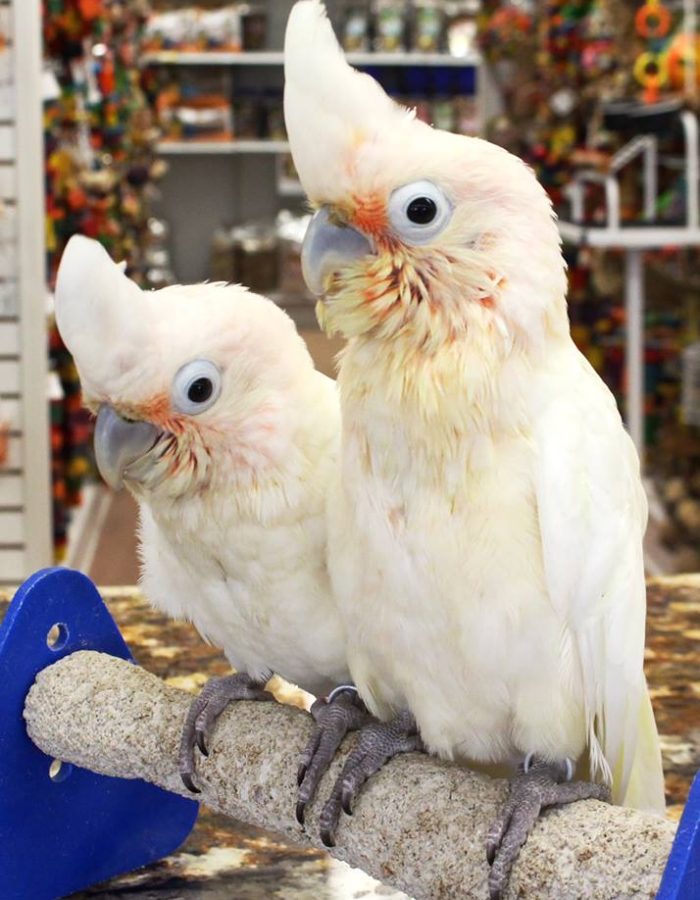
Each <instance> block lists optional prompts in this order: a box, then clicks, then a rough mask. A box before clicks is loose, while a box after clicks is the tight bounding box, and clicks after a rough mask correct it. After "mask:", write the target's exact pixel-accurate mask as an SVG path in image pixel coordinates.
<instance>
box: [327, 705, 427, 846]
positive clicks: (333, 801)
mask: <svg viewBox="0 0 700 900" xmlns="http://www.w3.org/2000/svg"><path fill="white" fill-rule="evenodd" d="M423 749H424V748H423V742H422V740H421V738H420V735H419V734H418V729H417V727H416V720H415V719H414V718H413V716H412V715H411V714H410V713H408V712H404V713H401V714H400V715H398V716H396V718H394V719H392V720H391V721H390V722H376V721H371V722H370V723H369V724H368V725H365V727H364V728H363V729H362V730H361V731H360V735H359V738H358V740H357V744H356V746H355V747H354V749H353V751H352V753H351V754H350V756H348V758H347V760H346V762H345V766H344V767H343V771H342V773H341V774H340V777H339V778H338V780H337V781H336V783H335V785H334V787H333V790H332V792H331V795H330V797H329V798H328V800H327V801H326V804H325V806H324V807H323V810H322V812H321V820H320V826H321V840H322V841H323V843H324V844H325V845H326V847H335V834H336V830H337V828H338V822H339V821H340V814H341V811H343V810H344V811H345V812H346V813H347V814H348V815H352V812H353V807H354V805H355V800H356V799H357V796H358V794H359V792H360V789H361V787H362V785H363V784H364V783H365V781H367V779H368V778H370V776H372V775H374V774H375V773H376V772H378V771H379V770H380V769H381V768H382V767H383V766H384V765H385V764H386V763H387V762H389V760H390V759H393V758H394V757H395V756H398V755H399V754H400V753H410V752H411V751H413V750H423Z"/></svg>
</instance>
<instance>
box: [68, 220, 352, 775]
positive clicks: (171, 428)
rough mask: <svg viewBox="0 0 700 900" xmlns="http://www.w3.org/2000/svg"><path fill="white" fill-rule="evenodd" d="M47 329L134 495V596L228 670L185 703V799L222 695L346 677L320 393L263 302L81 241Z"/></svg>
mask: <svg viewBox="0 0 700 900" xmlns="http://www.w3.org/2000/svg"><path fill="white" fill-rule="evenodd" d="M56 319H57V323H58V327H59V330H60V333H61V336H62V338H63V340H64V341H65V343H66V346H67V347H68V349H69V350H70V351H71V353H72V354H73V356H74V357H75V361H76V364H77V367H78V371H79V374H80V379H81V383H82V388H83V394H84V398H85V401H86V403H87V405H88V406H90V407H91V408H92V409H93V410H95V411H97V422H96V431H95V449H96V457H97V462H98V465H99V468H100V471H101V473H102V475H103V476H104V478H105V480H106V481H107V482H108V483H109V484H110V485H112V486H113V487H115V488H118V487H120V486H121V485H122V483H123V484H125V485H126V486H127V488H128V489H129V490H130V491H131V493H132V494H133V495H134V496H135V497H136V499H137V501H138V505H139V515H140V550H141V556H142V563H143V569H142V586H143V588H144V591H145V593H146V595H147V596H148V597H149V598H150V600H151V601H152V602H153V603H154V604H155V605H156V606H158V607H159V608H160V609H162V610H163V611H164V612H166V613H168V614H170V615H172V616H177V617H183V618H186V619H189V620H190V621H192V622H193V623H194V625H195V627H196V628H197V630H198V631H199V632H200V634H201V635H202V636H203V637H204V638H205V639H206V640H208V641H210V642H211V643H213V644H215V645H217V646H219V647H222V648H223V650H224V653H225V654H226V657H227V658H228V660H229V661H230V663H231V664H232V665H233V666H234V667H235V668H236V669H237V670H238V672H237V674H235V675H233V676H230V677H228V678H224V679H214V680H212V681H210V682H209V683H208V684H207V685H206V686H205V688H204V690H203V691H202V693H201V694H200V696H199V697H198V698H197V699H196V700H195V701H194V703H193V704H192V707H191V709H190V712H189V715H188V718H187V722H186V726H185V729H184V731H183V740H182V747H181V758H180V765H181V774H182V776H183V780H184V782H185V784H186V785H187V786H188V787H189V788H190V789H191V790H196V785H195V781H194V774H195V770H194V765H195V760H194V746H195V743H197V744H198V745H199V747H200V749H201V750H202V752H204V753H206V752H207V741H208V734H209V732H210V730H211V728H212V726H213V724H214V722H215V720H216V718H217V716H218V715H219V714H220V713H221V711H222V710H223V709H224V708H225V706H226V705H227V703H228V702H229V701H230V700H233V699H269V697H270V695H269V694H267V693H266V692H265V691H264V690H263V688H264V686H265V683H266V682H267V681H268V680H269V678H270V676H271V674H272V673H276V674H279V675H281V676H282V677H284V678H286V679H288V680H289V681H292V682H294V683H295V684H297V685H300V686H301V687H303V688H305V689H306V690H308V691H310V692H311V693H314V694H323V693H324V692H325V691H327V690H328V689H329V688H332V687H334V686H336V685H338V684H339V683H340V682H343V681H347V679H348V674H347V671H346V661H345V647H344V637H343V629H342V627H341V622H340V618H339V616H338V613H337V611H336V608H335V606H334V603H333V601H332V597H331V592H330V583H329V578H328V571H327V567H326V558H325V542H326V525H325V504H326V495H327V487H328V483H329V478H330V476H331V473H332V471H333V469H334V467H335V466H336V464H337V454H338V441H339V432H340V416H339V403H338V396H337V391H336V386H335V383H334V382H333V381H332V380H331V379H329V378H327V377H326V376H325V375H322V374H321V373H320V372H317V371H316V370H315V369H314V366H313V363H312V361H311V357H310V356H309V353H308V351H307V349H306V346H305V344H304V342H303V340H302V339H301V337H300V336H299V335H298V334H297V331H296V328H295V327H294V323H293V322H292V320H291V319H290V318H289V316H287V315H286V314H285V313H284V312H283V311H282V310H281V309H279V308H278V307H277V306H275V304H274V303H273V302H272V301H270V300H267V299H266V298H264V297H260V296H257V295H256V294H253V293H250V292H249V291H247V290H246V289H245V288H243V287H241V286H237V285H223V284H198V285H194V286H187V287H185V286H175V287H167V288H164V289H163V290H159V291H142V290H141V289H140V288H139V287H138V286H137V285H136V284H134V283H133V282H132V281H130V280H129V279H128V278H127V277H126V276H125V275H124V274H123V272H122V271H121V269H120V267H119V266H117V265H116V264H115V263H114V262H112V260H111V259H110V258H109V256H108V255H107V253H106V252H105V250H104V249H103V248H102V247H101V246H100V244H98V243H97V242H95V241H91V240H88V239H86V238H83V237H74V238H72V239H71V240H70V242H69V243H68V246H67V248H66V250H65V253H64V255H63V258H62V260H61V265H60V269H59V273H58V281H57V287H56ZM348 705H352V704H348Z"/></svg>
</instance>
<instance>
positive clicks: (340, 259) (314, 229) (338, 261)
mask: <svg viewBox="0 0 700 900" xmlns="http://www.w3.org/2000/svg"><path fill="white" fill-rule="evenodd" d="M373 253H374V248H373V246H372V244H371V242H370V240H369V238H367V237H365V235H364V234H362V233H361V232H359V231H357V230H356V229H355V228H352V227H351V226H350V225H336V224H334V223H333V222H331V219H330V210H329V207H327V206H322V207H321V209H319V211H318V212H317V213H316V215H315V216H314V217H313V219H312V220H311V224H310V225H309V228H308V231H307V232H306V237H305V238H304V244H303V246H302V250H301V270H302V272H303V274H304V280H305V281H306V284H307V287H308V288H309V290H310V291H311V292H312V293H313V294H316V295H317V296H319V297H320V296H321V295H322V294H323V293H324V292H325V291H324V285H325V282H326V278H327V277H328V276H329V275H332V274H333V273H334V272H337V271H338V269H339V268H342V266H346V265H347V264H348V263H351V262H354V261H355V260H357V259H361V258H362V257H363V256H369V255H371V254H373Z"/></svg>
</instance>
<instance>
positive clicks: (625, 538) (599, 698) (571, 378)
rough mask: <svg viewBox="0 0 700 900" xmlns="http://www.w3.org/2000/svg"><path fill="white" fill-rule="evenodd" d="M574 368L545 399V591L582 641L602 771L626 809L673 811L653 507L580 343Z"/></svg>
mask: <svg viewBox="0 0 700 900" xmlns="http://www.w3.org/2000/svg"><path fill="white" fill-rule="evenodd" d="M564 363H565V376H564V377H562V373H561V371H559V372H558V375H557V379H556V387H555V388H554V390H553V391H552V390H547V391H545V392H544V393H545V394H546V395H547V396H549V397H550V401H549V402H548V403H547V405H546V406H545V407H544V408H543V409H542V410H541V411H540V413H539V415H538V416H537V427H536V436H535V437H536V443H537V449H538V464H537V474H536V495H537V504H538V513H539V520H540V531H541V535H542V547H543V558H544V566H545V575H546V580H547V586H548V589H549V592H550V595H551V599H552V602H553V604H554V605H555V606H556V607H557V608H558V609H559V610H560V612H561V614H562V619H563V621H564V622H565V623H566V626H567V627H568V628H569V629H570V631H571V633H572V634H573V635H574V644H575V647H576V648H577V652H578V659H579V665H580V676H581V683H582V686H583V694H584V704H585V712H586V719H587V733H588V745H589V746H588V749H589V754H590V768H591V774H592V776H593V777H598V778H602V779H603V780H605V781H607V782H608V783H611V784H612V788H613V799H614V800H615V802H617V803H629V802H634V804H635V805H639V806H644V807H646V808H654V809H659V808H661V809H663V775H662V772H661V756H660V751H659V744H658V736H657V735H656V728H655V724H654V721H653V714H652V713H651V706H650V703H649V697H648V691H647V687H646V681H645V678H644V670H643V664H644V630H645V620H646V586H645V581H644V559H643V550H642V541H643V536H644V531H645V530H646V524H647V501H646V496H645V493H644V489H643V486H642V483H641V478H640V471H639V460H638V457H637V454H636V451H635V449H634V446H633V444H632V441H631V440H630V438H629V436H628V435H627V433H626V431H625V430H624V427H623V425H622V422H621V420H620V415H619V413H618V411H617V407H616V405H615V401H614V398H613V397H612V395H611V394H610V392H609V391H608V390H607V388H606V387H605V385H604V384H603V382H602V381H601V380H600V379H599V378H598V376H597V375H596V374H595V372H594V371H593V369H592V368H591V367H590V366H589V365H588V363H587V362H586V361H585V359H584V358H583V357H582V356H581V355H580V354H579V353H578V351H575V350H574V349H573V347H572V348H571V351H569V352H567V354H566V357H565V360H564ZM549 387H550V388H551V387H552V385H550V386H549ZM650 717H651V719H650ZM632 783H634V786H635V790H634V797H632V796H631V793H630V790H629V789H630V785H631V784H632Z"/></svg>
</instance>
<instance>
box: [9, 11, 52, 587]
mask: <svg viewBox="0 0 700 900" xmlns="http://www.w3.org/2000/svg"><path fill="white" fill-rule="evenodd" d="M12 14H13V35H14V50H13V54H14V65H15V72H14V86H15V99H16V110H17V138H16V140H17V144H16V148H15V155H16V159H17V214H18V220H17V236H18V242H19V246H18V269H19V313H20V349H21V379H20V385H21V392H22V417H23V424H22V428H23V432H24V440H23V447H24V506H25V516H26V542H27V549H26V566H27V570H28V571H27V574H29V573H30V572H32V571H34V570H35V569H38V568H41V567H42V566H46V565H49V564H50V563H51V561H52V558H53V551H52V539H51V482H50V456H49V410H48V399H47V384H48V348H47V338H46V282H45V274H44V267H45V252H44V217H45V213H44V191H43V184H44V159H43V155H44V154H43V146H44V137H43V131H42V121H41V119H42V109H41V104H42V93H41V71H42V70H41V2H40V0H14V3H13V4H12Z"/></svg>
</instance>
